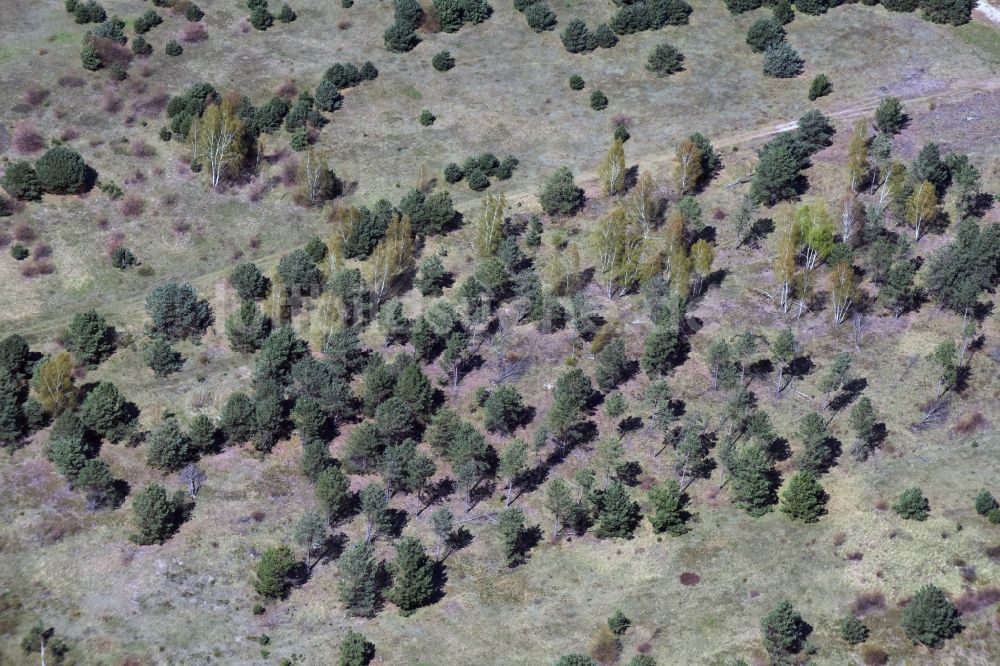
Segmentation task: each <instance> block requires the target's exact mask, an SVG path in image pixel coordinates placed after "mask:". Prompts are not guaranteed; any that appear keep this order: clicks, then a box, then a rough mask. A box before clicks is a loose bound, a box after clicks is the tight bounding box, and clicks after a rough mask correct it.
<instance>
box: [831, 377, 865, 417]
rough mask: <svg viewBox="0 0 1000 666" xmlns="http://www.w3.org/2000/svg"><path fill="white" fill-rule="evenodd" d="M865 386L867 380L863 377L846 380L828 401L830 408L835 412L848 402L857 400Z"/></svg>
mask: <svg viewBox="0 0 1000 666" xmlns="http://www.w3.org/2000/svg"><path fill="white" fill-rule="evenodd" d="M867 387H868V380H867V379H865V378H864V377H858V378H856V379H852V380H851V381H849V382H847V383H846V384H844V386H843V388H842V389H841V390H840V393H838V394H837V395H836V396H834V398H833V400H831V401H830V405H829V406H830V410H831V411H833V412H834V413H836V412H839V411H840V410H842V409H844V408H845V407H847V406H848V405H849V404H851V403H852V402H854V401H855V400H857V399H858V397H859V396H860V395H861V393H862V392H863V391H864V390H865V389H866V388H867Z"/></svg>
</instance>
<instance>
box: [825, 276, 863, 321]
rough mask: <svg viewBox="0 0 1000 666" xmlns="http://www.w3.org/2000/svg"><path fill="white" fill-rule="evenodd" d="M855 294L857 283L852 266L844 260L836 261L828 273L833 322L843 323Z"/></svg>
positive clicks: (856, 293)
mask: <svg viewBox="0 0 1000 666" xmlns="http://www.w3.org/2000/svg"><path fill="white" fill-rule="evenodd" d="M857 295H858V283H857V277H856V276H855V273H854V266H851V265H850V264H849V263H847V262H846V261H843V262H840V263H838V264H837V265H836V266H834V267H833V271H832V272H831V273H830V300H831V302H832V304H833V320H834V322H836V323H838V324H843V323H844V320H845V319H847V314H848V312H850V310H851V305H852V304H853V303H854V300H855V299H856V298H857Z"/></svg>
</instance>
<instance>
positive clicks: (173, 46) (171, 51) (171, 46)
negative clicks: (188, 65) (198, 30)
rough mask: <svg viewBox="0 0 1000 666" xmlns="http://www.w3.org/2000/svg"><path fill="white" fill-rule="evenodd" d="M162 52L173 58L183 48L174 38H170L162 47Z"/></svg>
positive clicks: (182, 50) (182, 51) (180, 52)
mask: <svg viewBox="0 0 1000 666" xmlns="http://www.w3.org/2000/svg"><path fill="white" fill-rule="evenodd" d="M163 52H164V53H166V54H167V55H168V56H170V57H172V58H173V57H176V56H179V55H180V54H182V53H184V49H183V48H182V47H181V45H180V44H178V43H177V41H176V40H173V39H171V40H170V41H169V42H167V45H166V46H164V47H163Z"/></svg>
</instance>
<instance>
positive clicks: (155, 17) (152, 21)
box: [132, 9, 163, 35]
mask: <svg viewBox="0 0 1000 666" xmlns="http://www.w3.org/2000/svg"><path fill="white" fill-rule="evenodd" d="M161 23H163V17H161V16H160V15H159V14H157V13H156V12H155V11H154V10H152V9H149V10H146V12H145V13H144V14H143V15H142V16H140V17H139V18H137V19H136V20H135V21H134V22H133V23H132V28H133V29H134V30H135V32H136V34H139V35H144V34H146V33H147V32H149V31H150V30H152V29H153V28H155V27H156V26H158V25H160V24H161Z"/></svg>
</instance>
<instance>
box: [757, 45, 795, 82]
mask: <svg viewBox="0 0 1000 666" xmlns="http://www.w3.org/2000/svg"><path fill="white" fill-rule="evenodd" d="M804 64H805V63H804V62H803V60H802V58H800V57H799V54H798V53H797V52H796V51H795V49H793V48H792V47H791V46H789V45H788V44H786V43H785V42H782V43H780V44H778V45H776V46H772V47H770V48H768V49H767V50H766V51H765V52H764V74H765V75H766V76H771V77H774V78H776V79H790V78H792V77H795V76H798V75H799V74H800V73H801V72H802V67H803V65H804Z"/></svg>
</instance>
